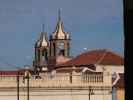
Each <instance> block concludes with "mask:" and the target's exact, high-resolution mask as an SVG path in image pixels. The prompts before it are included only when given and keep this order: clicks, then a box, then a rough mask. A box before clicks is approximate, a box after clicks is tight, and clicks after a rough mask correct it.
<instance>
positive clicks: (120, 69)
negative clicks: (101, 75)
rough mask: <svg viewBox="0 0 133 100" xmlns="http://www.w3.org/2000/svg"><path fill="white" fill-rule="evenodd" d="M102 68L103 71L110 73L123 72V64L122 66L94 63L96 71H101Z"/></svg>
mask: <svg viewBox="0 0 133 100" xmlns="http://www.w3.org/2000/svg"><path fill="white" fill-rule="evenodd" d="M103 68H104V69H105V71H108V72H110V73H114V72H117V73H124V65H122V66H117V65H115V66H113V65H96V71H97V72H103Z"/></svg>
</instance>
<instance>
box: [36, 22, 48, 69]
mask: <svg viewBox="0 0 133 100" xmlns="http://www.w3.org/2000/svg"><path fill="white" fill-rule="evenodd" d="M48 57H49V42H48V38H47V33H46V32H44V24H42V32H41V33H40V38H39V39H38V40H37V42H36V43H35V59H34V66H35V70H39V71H41V70H42V68H47V66H46V65H47V62H48Z"/></svg>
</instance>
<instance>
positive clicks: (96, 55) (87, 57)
mask: <svg viewBox="0 0 133 100" xmlns="http://www.w3.org/2000/svg"><path fill="white" fill-rule="evenodd" d="M85 64H101V65H123V64H124V59H123V58H122V57H121V56H119V55H117V54H115V53H113V52H111V51H108V50H105V49H101V50H92V51H88V52H85V53H83V54H81V55H79V56H77V57H76V58H73V59H72V60H70V61H68V62H66V63H64V64H62V65H85Z"/></svg>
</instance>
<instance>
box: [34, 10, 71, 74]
mask: <svg viewBox="0 0 133 100" xmlns="http://www.w3.org/2000/svg"><path fill="white" fill-rule="evenodd" d="M63 27H64V26H63V22H62V20H61V15H60V11H59V15H58V21H57V25H56V29H55V31H54V32H53V33H52V34H51V35H50V37H49V38H48V37H47V33H46V32H41V35H40V38H39V39H38V40H37V41H36V43H35V58H34V61H33V66H34V70H35V71H36V72H42V71H48V70H52V69H53V68H54V66H55V65H57V64H60V63H63V62H66V61H68V60H70V40H71V39H70V34H69V33H67V32H65V31H64V28H63ZM61 57H63V58H62V59H61Z"/></svg>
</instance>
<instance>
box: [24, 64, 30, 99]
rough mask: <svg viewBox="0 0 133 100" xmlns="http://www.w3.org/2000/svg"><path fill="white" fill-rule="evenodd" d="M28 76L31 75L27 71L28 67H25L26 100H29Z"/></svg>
mask: <svg viewBox="0 0 133 100" xmlns="http://www.w3.org/2000/svg"><path fill="white" fill-rule="evenodd" d="M30 76H31V74H30V71H29V67H28V66H26V71H25V75H24V78H25V79H27V100H30V98H29V78H30Z"/></svg>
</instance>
